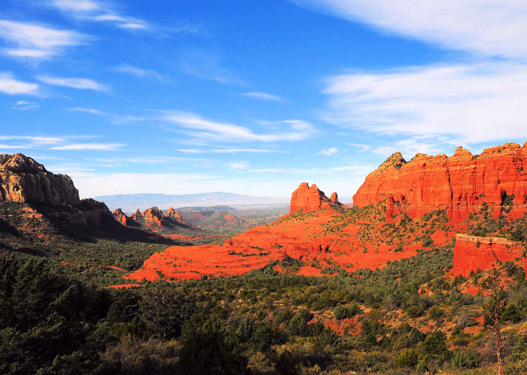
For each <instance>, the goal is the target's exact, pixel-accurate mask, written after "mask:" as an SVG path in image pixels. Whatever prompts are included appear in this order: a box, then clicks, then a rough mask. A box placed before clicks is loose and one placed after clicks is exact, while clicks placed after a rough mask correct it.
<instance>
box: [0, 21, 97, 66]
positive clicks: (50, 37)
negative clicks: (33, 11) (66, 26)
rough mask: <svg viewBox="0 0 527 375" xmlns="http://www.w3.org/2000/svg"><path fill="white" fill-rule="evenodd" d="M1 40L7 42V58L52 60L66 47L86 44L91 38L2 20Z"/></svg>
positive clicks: (5, 51) (75, 33) (0, 28)
mask: <svg viewBox="0 0 527 375" xmlns="http://www.w3.org/2000/svg"><path fill="white" fill-rule="evenodd" d="M0 39H4V40H5V41H6V42H7V45H8V47H7V48H4V53H5V54H6V55H7V56H11V57H18V58H26V59H50V58H52V57H54V56H57V55H59V54H61V53H62V51H63V49H64V48H66V47H73V46H77V45H80V44H83V43H86V42H87V41H88V40H89V39H90V38H89V37H88V36H86V35H83V34H79V33H77V32H75V31H69V30H56V29H52V28H49V27H44V26H39V25H35V24H30V23H24V22H15V21H7V20H0Z"/></svg>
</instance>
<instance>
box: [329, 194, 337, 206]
mask: <svg viewBox="0 0 527 375" xmlns="http://www.w3.org/2000/svg"><path fill="white" fill-rule="evenodd" d="M329 199H330V200H331V201H332V202H333V203H339V196H338V194H337V192H336V191H334V192H333V193H332V194H331V197H330V198H329Z"/></svg>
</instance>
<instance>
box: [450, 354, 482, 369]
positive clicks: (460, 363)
mask: <svg viewBox="0 0 527 375" xmlns="http://www.w3.org/2000/svg"><path fill="white" fill-rule="evenodd" d="M478 366H479V358H478V352H477V351H476V350H474V349H470V350H460V351H458V352H457V353H456V354H455V355H454V358H452V367H453V368H455V369H468V368H476V367H478Z"/></svg>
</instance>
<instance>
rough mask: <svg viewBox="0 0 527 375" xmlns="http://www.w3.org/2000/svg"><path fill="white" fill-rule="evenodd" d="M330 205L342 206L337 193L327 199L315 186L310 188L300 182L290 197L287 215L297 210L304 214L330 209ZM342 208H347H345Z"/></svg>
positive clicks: (305, 183)
mask: <svg viewBox="0 0 527 375" xmlns="http://www.w3.org/2000/svg"><path fill="white" fill-rule="evenodd" d="M332 204H336V205H339V206H342V204H341V203H340V202H339V199H338V195H337V193H333V194H331V198H328V197H326V195H325V194H324V192H323V191H321V190H319V189H318V187H317V185H315V184H313V185H311V187H310V186H309V184H308V183H307V182H302V183H301V184H300V186H299V187H298V189H296V190H295V191H294V192H293V194H292V195H291V205H290V208H289V213H290V214H292V213H294V212H297V211H299V210H302V211H303V212H304V213H305V212H309V211H316V210H319V209H321V208H331V205H332ZM344 207H345V208H347V206H344Z"/></svg>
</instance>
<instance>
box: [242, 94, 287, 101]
mask: <svg viewBox="0 0 527 375" xmlns="http://www.w3.org/2000/svg"><path fill="white" fill-rule="evenodd" d="M241 95H243V96H246V97H248V98H254V99H260V100H271V101H275V102H284V101H285V100H284V99H283V98H281V97H279V96H276V95H271V94H268V93H266V92H246V93H243V94H241Z"/></svg>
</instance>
